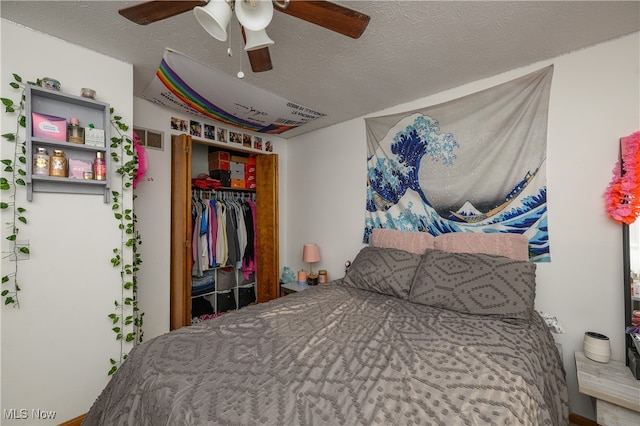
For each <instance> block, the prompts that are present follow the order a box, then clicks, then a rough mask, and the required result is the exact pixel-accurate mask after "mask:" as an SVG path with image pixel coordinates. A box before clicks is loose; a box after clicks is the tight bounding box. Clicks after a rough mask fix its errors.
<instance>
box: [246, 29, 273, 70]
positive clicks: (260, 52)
mask: <svg viewBox="0 0 640 426" xmlns="http://www.w3.org/2000/svg"><path fill="white" fill-rule="evenodd" d="M240 32H241V33H242V39H243V40H244V42H245V43H246V42H247V36H246V34H245V32H244V27H243V26H242V25H240ZM247 56H248V57H249V63H250V64H251V71H253V72H265V71H269V70H272V69H273V64H272V63H271V55H270V54H269V48H268V47H263V48H262V49H256V50H248V51H247Z"/></svg>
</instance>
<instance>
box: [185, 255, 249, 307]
mask: <svg viewBox="0 0 640 426" xmlns="http://www.w3.org/2000/svg"><path fill="white" fill-rule="evenodd" d="M223 270H229V272H228V275H226V280H225V283H224V284H223V280H222V279H221V274H222V271H223ZM243 274H244V272H243V270H242V269H239V268H235V267H233V266H229V265H226V266H220V265H218V266H215V267H212V268H211V269H208V270H207V275H209V276H210V277H211V281H212V284H210V285H207V286H206V287H207V289H206V290H204V291H202V289H201V288H200V289H198V290H199V291H194V290H196V289H195V288H194V287H193V285H192V289H191V299H192V303H193V299H196V298H200V297H204V298H205V299H207V301H208V302H209V303H210V304H211V307H212V308H213V312H214V313H222V312H226V311H228V310H237V309H240V308H243V307H245V306H246V305H247V304H249V303H255V301H256V276H255V273H253V274H252V275H251V277H250V279H248V280H247V279H245V278H244V276H243ZM193 278H194V277H191V279H192V284H193ZM229 279H230V280H231V281H230V282H229ZM247 291H248V292H249V293H246V292H247ZM194 293H195V294H194ZM247 295H250V302H249V303H246V302H247V300H244V303H243V299H245V297H246V296H247ZM207 296H211V297H208V298H207ZM226 296H230V297H231V298H232V300H233V306H232V307H231V308H230V309H229V307H228V306H221V301H226V300H227V299H226V298H225V297H226ZM243 296H244V297H243Z"/></svg>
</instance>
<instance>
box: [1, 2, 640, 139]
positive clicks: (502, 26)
mask: <svg viewBox="0 0 640 426" xmlns="http://www.w3.org/2000/svg"><path fill="white" fill-rule="evenodd" d="M135 3H137V2H130V1H80V2H77V1H42V2H37V1H5V0H2V1H1V2H0V12H1V15H2V17H3V18H6V19H8V20H10V21H13V22H16V23H19V24H22V25H24V26H26V27H29V28H34V29H37V30H39V31H42V32H44V33H47V34H51V35H53V36H55V37H58V38H61V39H64V40H67V41H70V42H72V43H75V44H78V45H81V46H84V47H87V48H89V49H91V50H94V51H97V52H101V53H104V54H106V55H108V56H111V57H114V58H117V59H120V60H122V61H124V62H128V63H131V64H133V68H134V92H135V95H140V94H141V93H142V92H143V91H144V89H145V88H146V87H147V85H148V84H149V83H150V81H151V80H152V79H153V76H154V74H155V71H156V69H157V67H158V65H159V64H160V60H161V59H162V55H163V53H164V50H165V48H167V47H169V48H172V49H174V50H176V51H178V52H181V53H183V54H186V55H187V56H190V57H192V58H193V59H196V60H198V61H199V62H202V63H204V64H205V65H207V66H208V67H209V68H213V69H217V70H219V71H221V72H224V73H228V74H230V75H233V76H235V75H236V73H237V72H238V71H239V70H240V69H241V68H242V69H243V71H244V72H245V75H246V77H245V79H244V81H245V82H246V83H248V84H250V85H252V86H256V87H260V88H262V89H264V90H266V91H268V92H271V93H274V94H276V95H279V96H281V97H283V98H286V99H288V100H290V101H293V102H295V103H297V104H301V105H304V106H307V107H309V108H312V109H314V110H317V111H321V112H323V113H325V114H327V116H326V117H323V118H320V119H318V120H315V121H313V122H311V123H308V124H305V125H304V126H301V127H299V128H296V129H293V130H291V131H289V132H286V133H284V134H283V135H282V136H284V137H286V138H290V137H293V136H297V135H299V134H302V133H305V132H308V131H311V130H315V129H318V128H321V127H325V126H329V125H332V124H335V123H339V122H342V121H345V120H349V119H352V118H355V117H359V116H363V115H366V114H370V113H372V112H375V111H380V110H382V109H385V108H388V107H391V106H394V105H398V104H400V103H404V102H409V101H412V100H415V99H419V98H422V97H425V96H428V95H431V94H434V93H438V92H441V91H443V90H446V89H449V88H452V87H456V86H459V85H461V84H465V83H468V82H471V81H475V80H479V79H481V78H484V77H489V76H492V75H496V74H500V73H502V72H505V71H508V70H511V69H515V68H518V67H522V66H525V65H529V64H532V63H534V62H538V61H541V60H545V59H550V58H553V57H555V56H559V55H562V54H564V53H567V52H571V51H574V50H576V49H580V48H583V47H586V46H589V45H593V44H596V43H599V42H602V41H606V40H610V39H613V38H617V37H620V36H623V35H626V34H630V33H633V32H637V31H640V2H639V1H601V2H597V1H558V2H551V1H541V2H533V1H531V2H530V1H494V2H485V1H465V2H459V1H408V0H404V1H337V2H336V3H340V4H342V5H345V6H347V7H350V8H352V9H356V10H358V11H360V12H363V13H365V14H367V15H369V16H370V17H371V21H370V23H369V26H368V28H367V29H366V31H365V32H364V34H363V35H362V37H361V38H359V39H357V40H354V39H351V38H348V37H345V36H342V35H340V34H336V33H333V32H331V31H328V30H326V29H324V28H321V27H317V26H315V25H313V24H309V23H307V22H304V21H301V20H299V19H296V18H294V17H291V16H288V15H285V14H283V13H279V12H274V18H273V21H272V22H271V24H270V25H269V27H268V29H267V30H268V33H269V36H270V37H271V38H272V39H273V40H274V41H275V45H273V46H271V48H270V53H271V60H272V62H273V65H274V69H273V70H271V71H268V72H264V73H252V72H251V69H250V66H249V64H248V61H247V57H246V55H244V54H240V53H241V49H242V46H241V44H240V41H241V35H240V32H239V26H238V25H237V22H235V21H232V23H231V25H230V29H231V36H230V40H231V47H232V49H233V50H234V51H235V52H236V54H234V56H233V57H229V56H228V55H227V53H226V51H227V47H229V45H228V42H224V43H223V42H219V41H217V40H215V39H213V38H212V37H210V36H209V35H208V34H207V33H206V32H205V31H204V30H203V29H202V28H201V27H200V26H199V25H198V23H197V21H196V19H195V17H194V16H193V13H191V12H187V13H183V14H181V15H178V16H175V17H173V18H169V19H166V20H163V21H160V22H156V23H153V24H149V25H147V26H139V25H136V24H134V23H132V22H129V21H128V20H126V19H124V18H122V17H121V16H120V15H119V14H118V13H117V10H118V9H120V8H122V7H124V6H127V5H131V4H135Z"/></svg>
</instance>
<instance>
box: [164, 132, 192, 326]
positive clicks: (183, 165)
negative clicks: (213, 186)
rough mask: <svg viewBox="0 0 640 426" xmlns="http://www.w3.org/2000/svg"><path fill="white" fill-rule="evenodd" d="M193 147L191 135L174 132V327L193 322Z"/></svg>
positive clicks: (172, 218) (172, 174) (172, 242)
mask: <svg viewBox="0 0 640 426" xmlns="http://www.w3.org/2000/svg"><path fill="white" fill-rule="evenodd" d="M191 150H192V141H191V137H190V136H188V135H184V134H182V135H171V260H170V264H171V273H170V276H171V278H170V303H169V309H170V324H169V327H170V330H175V329H178V328H180V327H184V326H185V325H190V324H191V266H190V265H191V262H190V259H191V257H190V254H191V238H190V237H189V236H190V235H191V234H192V227H191Z"/></svg>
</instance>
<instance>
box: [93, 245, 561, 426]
mask: <svg viewBox="0 0 640 426" xmlns="http://www.w3.org/2000/svg"><path fill="white" fill-rule="evenodd" d="M421 251H424V252H423V253H422V254H419V253H411V252H409V251H405V250H400V249H397V248H389V247H374V246H369V247H365V248H363V249H362V250H361V251H360V252H359V253H358V254H357V256H356V258H355V259H354V261H353V263H352V265H351V267H350V268H349V271H348V273H347V274H346V275H345V276H344V277H343V278H340V279H337V280H334V281H331V282H330V283H329V284H327V285H318V286H313V287H310V288H309V289H308V290H306V291H304V292H299V293H295V294H291V295H287V296H286V297H281V298H279V299H276V300H274V301H271V302H268V303H263V304H258V305H252V306H248V307H245V308H243V309H241V310H238V311H234V312H230V313H227V314H224V315H222V316H220V317H218V318H214V319H211V320H207V321H203V322H201V323H199V324H196V325H192V326H189V327H184V328H181V329H179V330H175V331H172V332H170V333H167V334H165V335H162V336H158V337H156V338H154V339H151V340H149V341H147V342H145V343H143V344H141V345H139V346H137V347H136V348H134V349H133V350H132V351H131V353H130V355H129V357H128V359H127V360H126V361H125V362H124V363H123V365H122V366H121V367H120V369H119V370H118V371H117V372H116V373H115V374H114V376H113V377H112V379H111V381H110V382H109V383H108V385H107V386H106V388H105V389H104V390H103V392H102V393H101V394H100V395H99V397H98V398H97V400H96V401H95V403H94V404H93V406H92V407H91V409H90V411H89V413H88V414H87V416H86V418H85V421H84V423H83V424H85V425H126V424H130V425H154V426H155V425H218V424H220V425H232V424H233V425H240V424H241V425H374V424H379V425H427V424H433V425H452V424H460V425H485V424H504V425H507V424H508V425H517V424H520V425H562V424H568V395H567V386H566V381H565V374H564V371H563V367H562V364H561V359H560V356H559V354H558V352H557V350H556V347H555V345H554V341H553V338H552V336H551V332H550V331H549V328H548V326H547V324H546V323H545V321H544V320H543V319H542V318H541V316H540V315H539V314H538V313H537V312H536V311H535V310H534V309H533V299H534V297H535V264H533V263H530V262H526V261H522V260H514V259H511V258H508V257H504V256H498V255H494V254H486V253H453V252H448V251H443V250H438V249H431V248H429V249H426V250H422V249H421ZM454 290H455V291H454Z"/></svg>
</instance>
